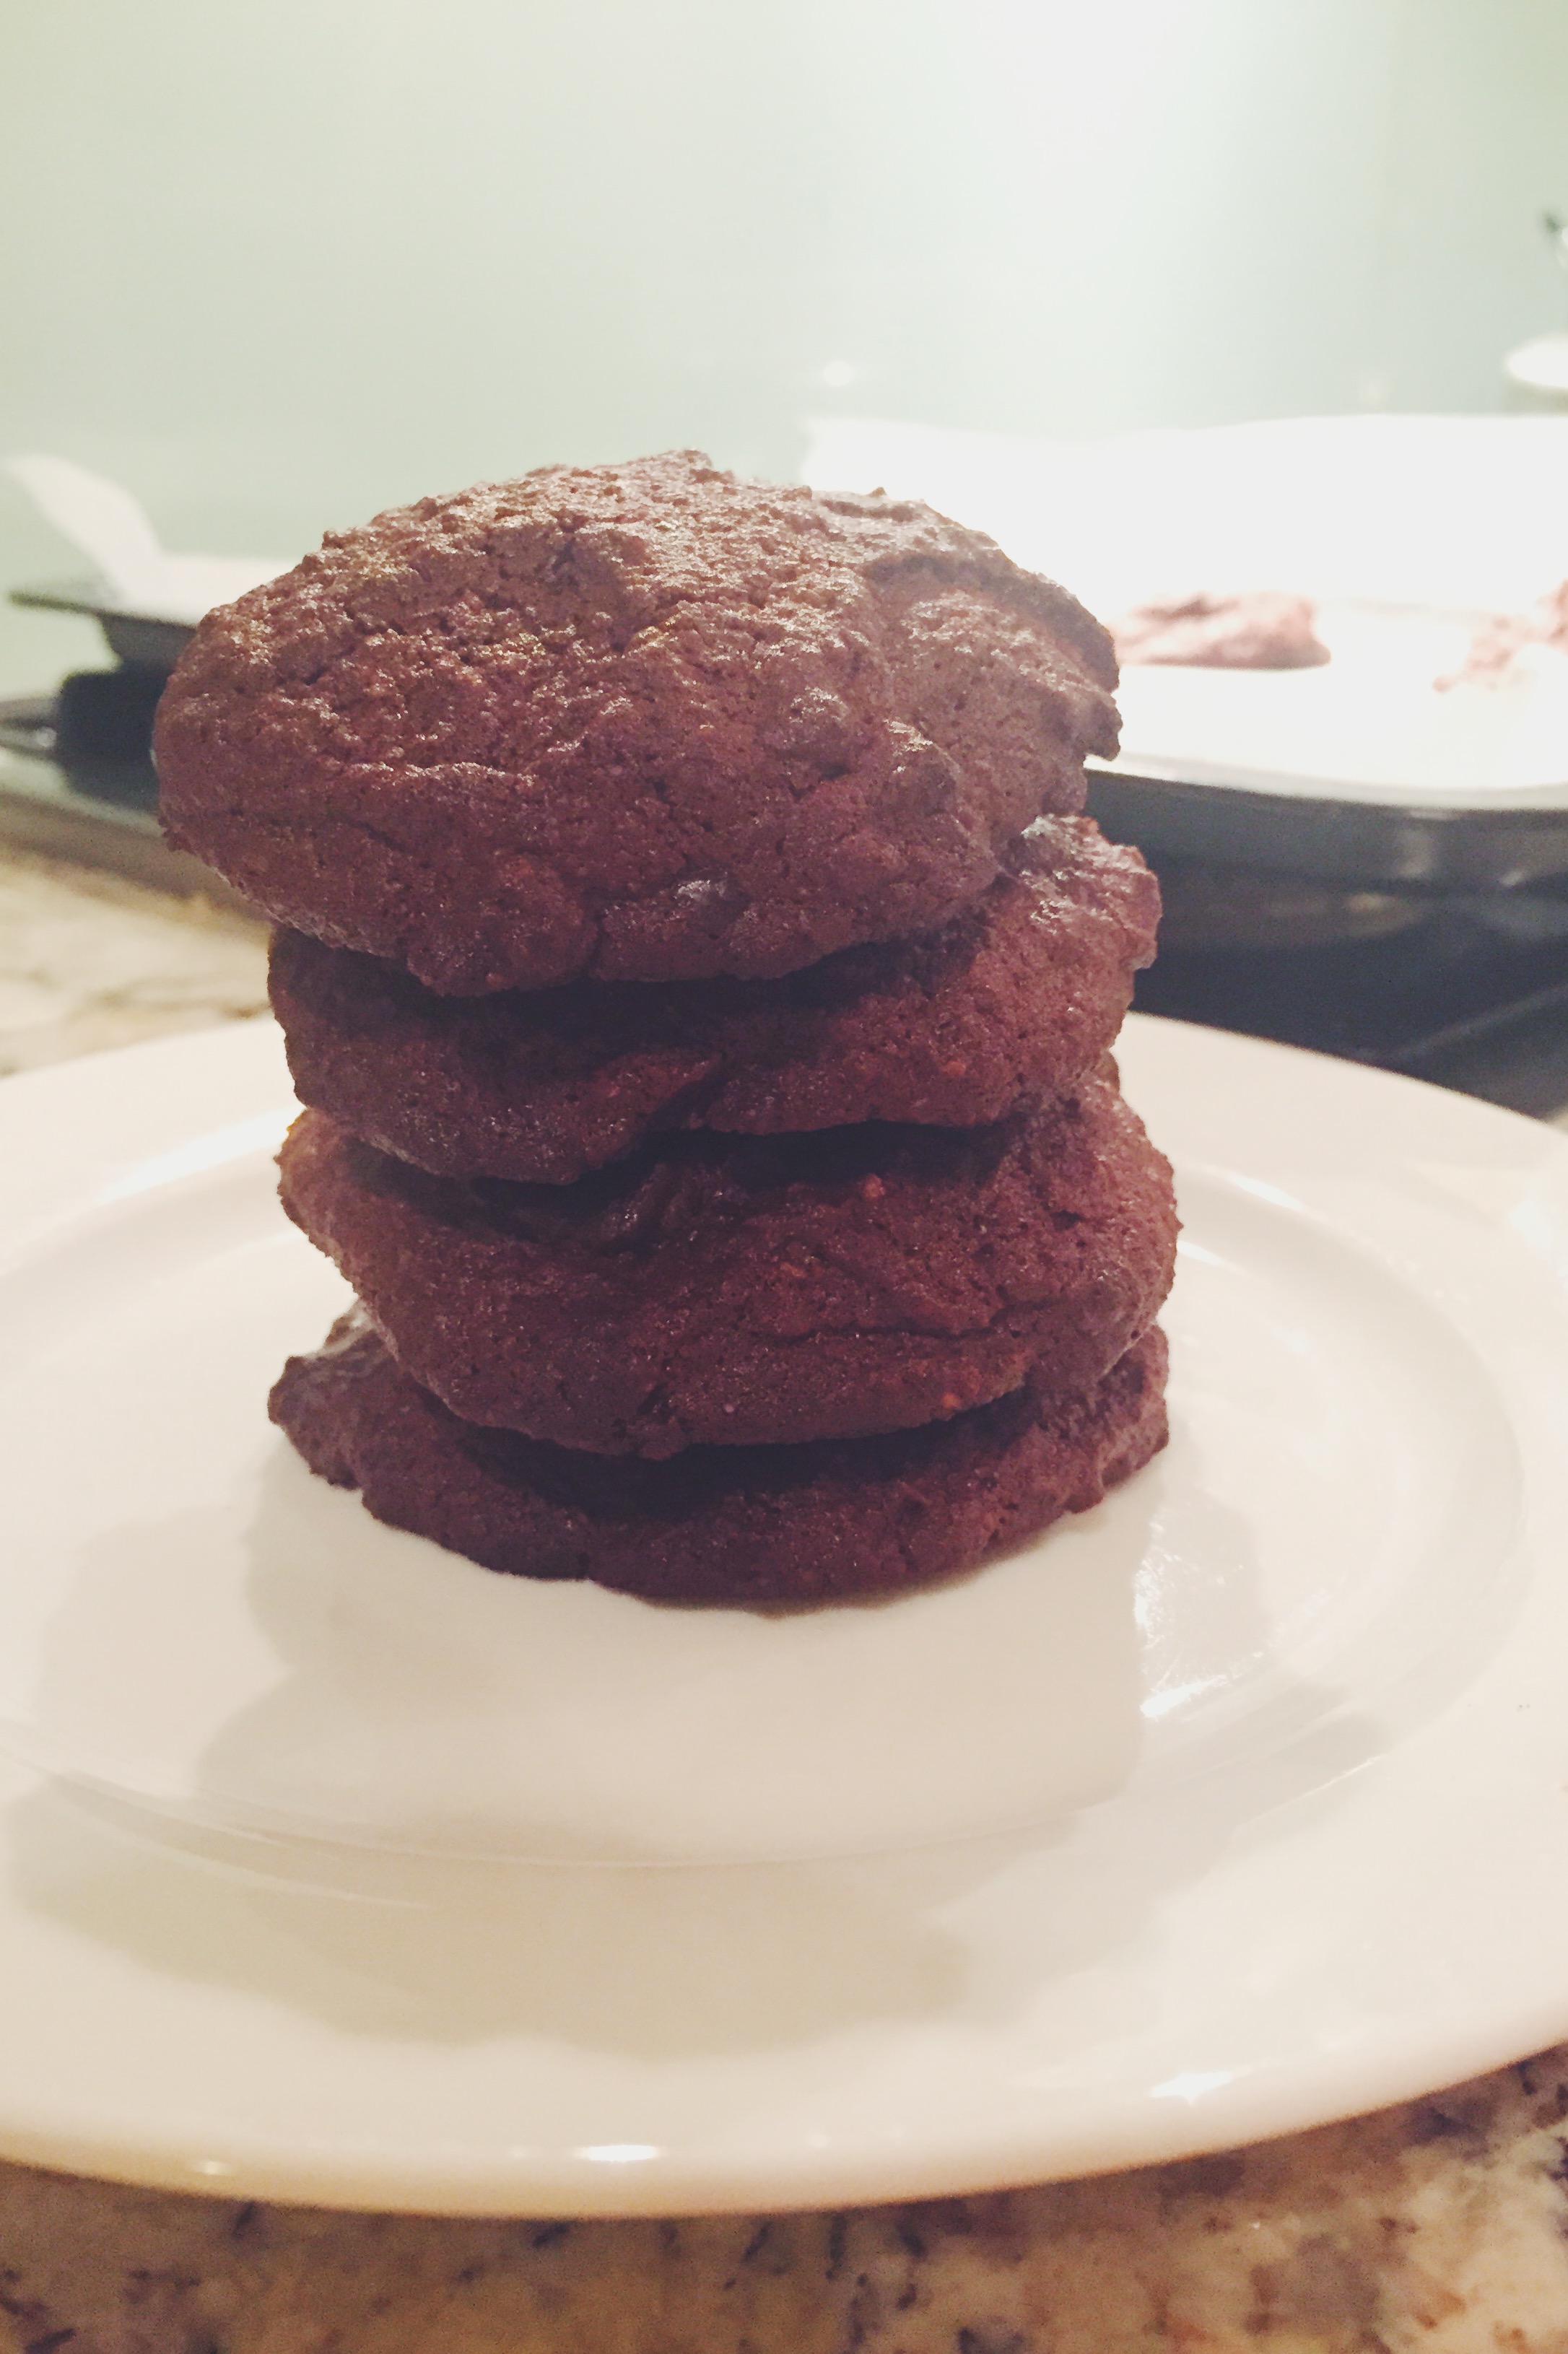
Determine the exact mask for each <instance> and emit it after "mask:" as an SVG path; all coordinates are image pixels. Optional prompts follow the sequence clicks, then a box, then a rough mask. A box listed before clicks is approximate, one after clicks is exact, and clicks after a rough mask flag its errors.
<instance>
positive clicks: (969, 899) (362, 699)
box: [156, 451, 1117, 995]
mask: <svg viewBox="0 0 1568 2354" xmlns="http://www.w3.org/2000/svg"><path fill="white" fill-rule="evenodd" d="M1115 683H1116V663H1115V658H1114V655H1113V653H1112V651H1111V646H1110V641H1109V639H1108V638H1107V635H1106V633H1105V632H1104V631H1102V630H1101V629H1100V627H1099V625H1098V623H1097V622H1096V621H1094V620H1091V618H1090V617H1089V615H1088V614H1087V613H1086V612H1085V611H1084V610H1083V608H1082V607H1081V606H1079V605H1077V604H1076V603H1075V601H1074V599H1072V598H1071V597H1069V596H1068V595H1067V594H1066V592H1065V590H1064V589H1061V588H1056V587H1054V585H1053V584H1052V583H1051V582H1049V581H1046V580H1043V579H1041V578H1038V577H1037V576H1035V575H1034V574H1033V573H1028V572H1023V571H1021V570H1020V569H1019V567H1017V566H1016V565H1014V564H1012V562H1010V561H1009V559H1008V558H1007V557H1005V556H1003V555H1002V553H1001V550H1000V549H999V548H998V547H997V546H995V545H994V544H993V543H992V542H991V540H989V539H987V538H985V537H983V536H982V535H980V534H979V533H976V532H971V531H966V530H963V529H962V528H960V526H959V525H957V524H953V523H948V522H947V521H945V520H944V519H943V518H942V517H941V516H939V515H938V514H933V513H932V511H931V510H930V509H929V508H927V507H924V506H920V505H918V504H912V503H906V502H900V501H897V500H893V499H888V498H885V497H882V496H877V495H873V496H869V497H863V498H861V497H850V496H842V497H841V496H832V497H819V496H817V495H815V494H813V493H811V492H810V491H808V490H805V489H800V488H779V487H774V486H770V485H766V484H761V483H753V482H739V481H737V480H736V477H735V476H734V475H731V474H726V473H723V472H720V471H719V470H718V469H717V468H715V467H714V466H712V465H710V464H709V462H708V461H707V460H706V459H705V458H703V457H701V456H700V455H698V454H696V453H694V452H693V451H679V452H675V453H673V454H669V455H666V456H663V457H659V458H648V459H641V460H639V461H635V462H633V463H631V464H629V465H623V466H599V467H588V468H577V469H568V468H566V467H558V466H556V467H546V468H544V469H542V470H541V471H540V472H537V473H534V474H528V475H525V476H524V478H523V479H522V480H521V481H520V482H503V483H499V484H486V485H482V486H481V487H479V488H478V489H475V490H471V491H465V492H462V493H459V494H458V495H457V496H455V497H451V498H441V499H423V500H420V501H419V502H418V504H416V505H414V506H411V507H405V508H401V509H398V510H396V511H394V512H393V513H391V514H384V515H381V516H379V517H378V518H377V519H376V521H375V522H374V523H371V524H368V525H366V526H365V527H364V528H363V529H362V530H358V531H352V532H344V533H341V534H334V535H331V536H329V538H328V539H327V540H326V541H325V543H324V544H323V548H322V550H321V553H320V554H319V555H316V556H309V557H306V558H305V559H304V561H303V563H302V564H300V565H297V566H296V567H295V568H294V570H293V571H292V572H290V573H287V574H285V575H284V576H283V577H282V578H281V579H278V580H274V581H270V582H269V583H267V584H266V586H264V587H262V588H257V589H254V590H252V592H251V593H250V594H249V596H247V597H243V598H241V599H239V601H238V603H237V604H234V605H230V606H226V607H224V608H222V609H221V610H218V611H217V612H214V613H210V614H209V615H208V616H207V619H206V620H205V621H204V622H203V623H202V625H201V627H200V628H199V630H198V631H197V632H196V637H195V639H194V641H193V642H192V644H191V646H190V647H189V649H188V650H187V652H186V653H185V657H184V659H183V660H182V662H181V663H180V665H179V668H178V669H177V670H176V672H175V676H174V678H173V679H172V681H171V682H170V684H169V687H168V690H167V692H166V694H165V695H164V701H163V704H162V706H161V708H160V711H159V716H158V726H157V738H156V751H157V759H158V768H159V773H160V776H161V779H162V783H163V814H164V825H165V828H166V830H167V832H168V833H169V835H170V837H171V839H172V840H174V841H175V842H176V843H180V844H181V845H182V846H183V847H184V848H185V849H188V850H191V851H193V852H194V853H195V854H196V855H197V856H198V857H201V858H204V859H207V861H208V862H209V863H210V864H213V865H214V866H216V867H217V868H218V869H219V871H220V872H221V873H223V874H224V875H228V878H229V880H230V881H231V882H233V883H234V884H235V885H238V888H239V889H240V890H242V891H244V892H246V893H247V894H248V895H249V896H250V897H251V898H253V899H254V900H256V901H257V902H258V903H259V905H260V906H261V907H264V908H265V909H266V910H267V911H268V913H269V914H270V915H271V916H273V917H275V918H277V920H278V921H280V922H281V923H284V924H288V925H290V926H291V927H293V928H295V929H296V930H299V931H303V932H308V933H311V934H312V935H313V936H314V937H315V938H318V939H323V940H325V941H328V942H329V943H331V944H332V945H334V946H336V947H341V948H352V949H364V950H366V951H368V952H369V953H371V954H373V955H376V956H382V957H387V958H391V959H393V960H397V962H399V963H402V964H404V965H406V966H407V967H408V970H410V971H412V972H414V973H416V974H417V975H418V977H419V979H421V980H422V981H426V982H428V983H429V986H430V987H431V988H433V989H436V990H439V991H447V992H451V993H453V994H459V995H461V994H478V993H481V992H483V991H490V990H499V989H512V988H531V987H537V986H540V985H542V984H546V983H549V982H553V981H566V980H569V979H571V978H573V977H575V976H577V975H579V974H592V975H594V976H597V977H599V978H601V979H609V980H615V979H620V980H632V981H659V980H676V979H683V978H684V979H702V978H705V977H708V976H710V975H713V974H717V973H732V974H738V975H748V976H755V977H762V976H772V975H777V974H780V973H785V972H789V971H793V970H796V969H797V968H798V967H800V966H801V965H806V964H810V963H812V962H814V961H815V960H817V959H818V958H821V957H823V956H827V955H830V954H831V953H832V952H833V951H834V950H835V949H842V948H846V947H849V946H852V945H853V944H854V943H856V942H861V941H870V940H883V939H892V938H899V937H901V936H903V935H905V934H906V933H911V932H922V931H929V930H932V929H934V928H937V927H938V926H940V925H942V924H944V923H946V922H947V921H948V919H949V918H950V917H952V916H953V915H954V914H956V913H957V912H958V911H959V910H960V909H961V908H963V907H969V906H971V905H972V904H973V903H974V901H975V900H977V899H978V898H979V897H980V896H981V894H982V893H983V892H984V891H985V890H986V889H987V887H988V886H989V885H990V884H991V882H992V881H993V880H994V879H995V877H996V875H997V874H998V872H999V870H1000V865H1001V857H1002V854H1003V852H1004V850H1005V848H1006V845H1007V844H1008V843H1010V842H1011V841H1012V839H1013V837H1015V836H1016V835H1017V834H1019V833H1020V832H1022V830H1023V829H1024V828H1025V827H1026V826H1027V825H1029V824H1030V823H1031V822H1033V820H1034V819H1035V818H1037V817H1039V816H1041V815H1043V814H1046V813H1048V812H1053V811H1068V812H1070V811H1075V810H1078V809H1080V808H1081V807H1082V805H1083V797H1084V778H1083V761H1084V757H1085V755H1086V753H1089V752H1096V753H1102V754H1106V753H1109V752H1111V751H1113V750H1114V749H1115V746H1116V727H1117V722H1116V708H1115V705H1114V704H1113V702H1112V700H1111V695H1110V692H1109V690H1110V689H1111V688H1112V686H1114V684H1115Z"/></svg>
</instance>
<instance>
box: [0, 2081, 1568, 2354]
mask: <svg viewBox="0 0 1568 2354" xmlns="http://www.w3.org/2000/svg"><path fill="white" fill-rule="evenodd" d="M1565 2176H1568V2048H1564V2049H1562V2050H1559V2051H1557V2052H1548V2053H1546V2054H1544V2055H1543V2056H1542V2058H1540V2059H1538V2060H1535V2061H1532V2062H1528V2063H1526V2064H1525V2065H1523V2066H1520V2067H1518V2068H1511V2069H1509V2070H1507V2071H1505V2072H1504V2073H1501V2074H1499V2075H1496V2076H1489V2077H1487V2078H1485V2079H1483V2080H1482V2081H1481V2082H1480V2083H1478V2084H1467V2085H1464V2086H1462V2087H1460V2088H1459V2089H1458V2090H1457V2091H1454V2092H1450V2093H1446V2094H1442V2095H1440V2096H1438V2097H1436V2098H1435V2099H1429V2100H1425V2101H1417V2102H1414V2103H1412V2104H1411V2105H1408V2106H1406V2107H1404V2108H1397V2109H1390V2110H1386V2111H1384V2112H1383V2114H1381V2115H1377V2116H1373V2117H1367V2118H1363V2119H1361V2121H1360V2122H1359V2123H1356V2124H1352V2125H1344V2126H1328V2127H1325V2128H1324V2129H1322V2130H1321V2131H1319V2132H1317V2133H1310V2134H1302V2135H1298V2136H1297V2137H1294V2138H1292V2139H1290V2140H1287V2141H1276V2142H1266V2143H1263V2144H1260V2145H1259V2146H1258V2147H1255V2148H1253V2149H1246V2150H1237V2151H1227V2152H1224V2153H1222V2154H1220V2155H1218V2156H1215V2157H1213V2158H1198V2159H1193V2160H1189V2161H1188V2162H1187V2163H1185V2164H1183V2165H1180V2166H1164V2167H1154V2168H1149V2169H1147V2170H1145V2171H1142V2172H1139V2173H1134V2174H1119V2175H1108V2176H1106V2177H1104V2178H1103V2179H1099V2180H1096V2181H1088V2182H1069V2183H1058V2184H1054V2185H1051V2186H1048V2187H1046V2188H1044V2189H1039V2190H1018V2191H1012V2192H1003V2193H1000V2194H996V2195H992V2196H990V2197H986V2198H978V2199H958V2200H943V2201H941V2202H939V2203H933V2204H925V2205H920V2206H909V2207H874V2208H863V2209H860V2210H858V2211H851V2212H847V2213H846V2212H841V2213H832V2214H810V2215H789V2216H779V2217H774V2218H771V2219H769V2218H765V2217H759V2216H727V2217H722V2218H715V2219H711V2220H707V2221H678V2222H628V2223H607V2222H591V2223H566V2222H552V2221H532V2222H463V2221H450V2220H445V2221H435V2220H431V2219H424V2218H418V2217H411V2216H363V2215H332V2214H324V2213H321V2212H319V2211H311V2210H306V2209H301V2208H276V2207H261V2206H256V2205H254V2204H250V2203H245V2204H238V2203H236V2202H235V2201H232V2200H222V2201H219V2200H201V2199H193V2198H186V2197H183V2196H178V2195H175V2194H171V2193H167V2192H157V2191H143V2190H123V2189H119V2188H115V2187H111V2186H110V2185H107V2184H94V2183H85V2182H77V2181H72V2180H69V2179H67V2178H64V2177H61V2176H56V2175H46V2174H37V2173H31V2172H26V2171H24V2170H23V2169H21V2168H0V2314H3V2315H4V2317H5V2319H4V2320H0V2329H8V2332H9V2335H8V2336H7V2337H5V2338H4V2340H3V2341H0V2342H3V2343H4V2344H5V2349H6V2354H24V2349H26V2354H59V2349H64V2348H66V2347H68V2346H69V2349H70V2354H1157V2350H1158V2354H1167V2349H1168V2354H1414V2349H1417V2348H1420V2349H1424V2354H1562V2349H1564V2348H1565V2347H1568V2193H1565V2190H1564V2178H1565Z"/></svg>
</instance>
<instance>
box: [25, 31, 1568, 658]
mask: <svg viewBox="0 0 1568 2354" xmlns="http://www.w3.org/2000/svg"><path fill="white" fill-rule="evenodd" d="M0 39H3V41H4V46H5V91H6V105H5V132H4V135H3V138H0V175H4V180H5V198H4V221H5V241H4V253H3V257H0V334H4V336H5V345H6V355H7V356H6V362H5V372H4V386H3V394H0V452H4V451H5V450H17V449H27V448H36V449H44V450H50V451H60V452H62V453H63V454H65V455H68V456H71V457H75V458H78V459H79V460H81V461H84V462H86V463H88V464H90V465H95V466H99V467H101V468H102V469H104V470H105V471H107V472H111V473H115V474H118V475H119V476H121V477H122V479H123V480H125V481H127V482H130V483H131V484H132V487H133V488H134V489H136V490H137V491H138V492H139V493H141V494H142V495H143V498H145V500H146V501H147V503H148V504H149V505H150V507H151V508H152V510H153V513H154V519H155V520H156V522H157V523H158V525H159V526H160V528H161V529H162V530H163V532H164V535H165V537H166V538H167V539H168V540H169V541H170V542H171V544H174V545H186V546H196V545H203V546H210V547H212V548H215V549H226V550H246V549H250V548H259V549H262V550H269V549H273V548H276V549H278V550H279V551H281V552H284V553H288V552H291V551H292V550H294V549H297V548H301V547H303V546H306V545H308V544H309V543H310V542H312V541H313V539H314V538H315V537H316V536H317V535H318V534H319V533H320V531H321V530H322V529H323V526H325V525H329V524H334V523H343V522H349V521H353V520H355V519H356V518H357V517H359V516H362V515H364V514H368V513H369V512H371V511H372V510H373V509H375V508H376V507H377V506H380V505H384V504H387V503H388V502H390V501H393V500H397V499H401V498H404V497H407V496H409V495H412V494H415V493H418V492H421V491H424V490H429V489H435V488H440V487H446V486H450V485H454V484H456V483H459V482H464V481H467V480H469V479H471V478H473V477H476V476H479V475H483V474H495V473H503V472H515V471H517V470H519V469H521V468H523V467H525V466H527V465H530V464H534V463H537V462H538V461H542V460H545V459H547V458H553V457H571V458H591V457H600V456H614V455H626V454H630V452H632V451H637V450H640V449H647V448H652V447H657V446H661V445H664V444H668V443H672V442H698V443H703V444H705V445H706V446H707V447H709V448H710V449H712V450H713V451H715V454H717V455H719V456H721V457H723V458H725V459H726V460H728V461H732V462H735V463H737V464H739V465H741V466H743V467H746V468H749V469H752V470H755V471H758V472H771V473H779V474H788V473H789V472H792V471H793V470H794V467H795V464H796V461H797V458H798V452H799V447H800V441H799V433H798V427H797V422H796V420H797V419H798V418H799V417H800V415H801V414H802V413H803V412H805V411H808V410H810V409H813V408H819V409H820V408H843V409H847V410H852V411H856V412H862V413H881V414H885V415H892V416H899V417H906V418H916V419H925V420H927V421H931V422H937V423H948V424H962V425H969V426H977V427H991V428H996V429H1006V430H1011V431H1023V432H1042V433H1060V432H1069V433H1077V432H1093V431H1097V430H1103V429H1113V428H1116V427H1121V426H1137V425H1145V424H1151V423H1171V422H1188V421H1191V422H1206V421H1222V420H1224V419H1234V418H1241V417H1247V416H1258V415H1270V414H1281V413H1288V412H1291V411H1297V410H1312V409H1344V408H1356V407H1401V408H1489V407H1496V406H1500V405H1502V400H1503V393H1502V385H1501V379H1500V376H1499V358H1500V355H1501V354H1502V352H1503V351H1504V349H1505V348H1506V347H1507V346H1508V345H1510V343H1512V342H1516V341H1518V340H1519V339H1520V338H1521V337H1522V336H1524V335H1526V334H1531V333H1532V332H1536V331H1538V330H1541V329H1542V328H1546V327H1550V326H1554V325H1556V324H1558V323H1560V321H1561V320H1562V319H1563V317H1564V316H1568V310H1565V307H1564V301H1563V289H1562V288H1561V287H1560V285H1559V284H1558V282H1557V281H1556V279H1555V276H1554V273H1553V270H1552V264H1551V260H1550V258H1549V256H1548V254H1547V252H1546V249H1545V246H1544V242H1543V240H1542V239H1540V237H1539V233H1538V231H1537V230H1536V228H1535V217H1536V215H1537V214H1538V213H1539V211H1540V209H1541V207H1542V206H1543V205H1547V204H1555V205H1556V206H1558V207H1562V208H1563V209H1564V210H1568V0H268V5H264V6H263V5H249V0H246V5H238V0H133V5H129V0H4V5H3V9H0ZM824 371H827V379H826V380H824ZM0 533H3V534H4V545H3V546H0V579H3V580H11V579H16V578H22V577H26V576H29V575H35V576H36V575H37V574H38V573H40V572H44V573H47V572H49V571H58V569H59V568H60V566H61V560H62V559H61V555H60V551H59V548H58V544H57V543H55V542H54V541H52V539H51V538H50V536H49V535H48V534H47V533H46V532H45V531H44V530H43V529H42V528H41V527H40V526H38V525H35V524H34V523H32V522H31V520H30V519H29V518H28V517H27V516H26V514H25V513H24V511H23V507H22V503H21V500H20V497H19V494H17V493H13V492H12V491H10V490H9V489H8V488H7V489H5V491H4V492H0ZM83 644H87V645H90V638H84V639H83V640H81V641H79V640H78V639H77V637H76V635H75V633H74V631H73V629H72V627H71V625H69V624H64V623H60V622H57V621H51V620H41V619H37V618H27V617H23V616H20V615H15V614H13V615H10V616H8V617H6V618H5V620H3V621H0V684H7V685H12V686H15V685H26V684H34V683H36V682H38V681H41V680H43V679H46V678H47V677H48V676H49V675H50V674H51V673H55V672H57V671H58V670H59V669H60V668H61V667H63V666H64V665H65V664H66V663H69V662H70V661H72V660H77V659H80V655H81V649H82V645H83Z"/></svg>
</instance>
